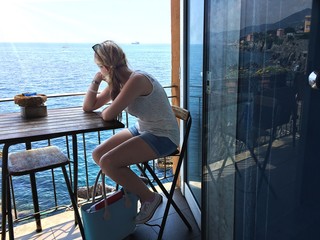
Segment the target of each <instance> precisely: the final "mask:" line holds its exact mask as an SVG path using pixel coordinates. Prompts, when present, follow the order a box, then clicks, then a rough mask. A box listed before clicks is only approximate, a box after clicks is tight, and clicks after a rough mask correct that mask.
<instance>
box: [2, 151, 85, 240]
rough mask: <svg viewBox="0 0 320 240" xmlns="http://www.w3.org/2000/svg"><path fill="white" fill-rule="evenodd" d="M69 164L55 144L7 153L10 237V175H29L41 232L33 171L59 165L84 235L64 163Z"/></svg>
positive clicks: (37, 229) (11, 230)
mask: <svg viewBox="0 0 320 240" xmlns="http://www.w3.org/2000/svg"><path fill="white" fill-rule="evenodd" d="M68 164H70V160H69V159H68V158H67V157H66V156H65V155H64V154H63V153H62V152H61V151H60V150H59V148H58V147H56V146H48V147H42V148H37V149H29V150H24V151H19V152H14V153H11V154H9V157H8V175H7V184H8V187H7V203H8V206H7V207H8V209H7V214H8V230H9V237H10V239H14V231H13V221H12V212H11V209H12V206H11V196H10V187H9V180H10V178H11V177H12V176H22V175H28V174H29V175H30V181H31V187H32V188H31V190H32V197H33V206H34V217H35V219H36V225H37V228H36V231H37V232H41V231H42V227H41V221H40V213H39V202H38V194H37V188H36V179H35V173H37V172H41V171H45V170H49V169H55V168H58V167H61V169H62V172H63V176H64V179H65V182H66V185H67V188H68V192H69V195H70V199H71V202H72V207H73V209H74V212H75V218H76V223H78V224H79V228H80V232H81V235H82V236H84V234H83V233H84V231H83V226H82V222H81V219H80V215H79V211H78V207H77V203H76V198H75V195H74V194H73V192H72V189H71V184H70V180H69V178H68V174H67V170H66V167H65V166H66V165H68Z"/></svg>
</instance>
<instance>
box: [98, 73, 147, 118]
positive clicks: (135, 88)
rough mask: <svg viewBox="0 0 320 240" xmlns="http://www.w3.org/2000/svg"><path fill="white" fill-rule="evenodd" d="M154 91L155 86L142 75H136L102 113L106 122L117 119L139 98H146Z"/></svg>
mask: <svg viewBox="0 0 320 240" xmlns="http://www.w3.org/2000/svg"><path fill="white" fill-rule="evenodd" d="M152 90H153V85H152V83H151V82H150V80H149V79H148V78H146V77H145V76H143V75H142V74H134V75H133V76H132V77H130V78H129V79H128V81H127V82H126V84H125V85H124V86H123V88H122V89H121V91H120V93H119V95H118V96H117V97H116V99H115V100H114V101H113V102H112V103H111V104H110V106H109V107H107V108H106V109H105V110H103V112H102V118H103V119H104V120H105V121H110V120H113V119H115V118H116V117H117V116H118V114H119V113H121V112H122V111H123V110H124V109H125V108H126V107H127V106H129V105H130V104H131V103H132V102H133V101H134V100H135V99H136V98H137V97H139V96H146V95H148V94H150V93H151V92H152Z"/></svg>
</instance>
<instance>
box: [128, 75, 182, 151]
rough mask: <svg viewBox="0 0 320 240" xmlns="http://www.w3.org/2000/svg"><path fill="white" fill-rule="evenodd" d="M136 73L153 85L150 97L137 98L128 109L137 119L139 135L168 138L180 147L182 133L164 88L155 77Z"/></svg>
mask: <svg viewBox="0 0 320 240" xmlns="http://www.w3.org/2000/svg"><path fill="white" fill-rule="evenodd" d="M134 73H139V74H143V75H144V76H145V77H147V78H148V79H149V80H150V82H151V83H152V85H153V89H152V92H151V93H150V94H149V95H147V96H140V97H138V98H136V99H135V101H134V102H133V103H131V104H130V105H129V106H128V107H127V108H126V111H127V112H128V113H129V114H131V115H133V116H135V117H137V119H138V120H137V123H136V127H137V129H138V131H139V133H143V132H149V133H152V134H154V135H156V136H161V137H168V138H169V139H170V140H171V141H172V142H173V143H175V144H176V145H177V146H178V145H179V141H180V133H179V127H178V123H177V119H176V117H175V115H174V113H173V111H172V108H171V105H170V102H169V100H168V96H167V94H166V92H165V91H164V89H163V87H162V86H161V84H160V83H159V82H158V81H157V80H156V79H155V78H154V77H153V76H151V75H149V74H147V73H145V72H143V71H135V72H134Z"/></svg>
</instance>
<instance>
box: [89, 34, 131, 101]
mask: <svg viewBox="0 0 320 240" xmlns="http://www.w3.org/2000/svg"><path fill="white" fill-rule="evenodd" d="M97 46H98V47H93V48H94V51H95V61H96V62H97V63H100V64H101V65H103V66H106V67H108V68H109V80H110V82H109V86H110V88H111V98H112V100H114V99H115V98H116V97H117V96H118V94H119V92H120V89H121V87H122V86H121V83H120V80H119V69H120V68H122V67H127V68H128V61H127V58H126V55H125V54H124V52H123V50H122V48H121V47H119V45H117V44H116V43H115V42H113V41H111V40H107V41H104V42H103V43H100V44H98V45H97Z"/></svg>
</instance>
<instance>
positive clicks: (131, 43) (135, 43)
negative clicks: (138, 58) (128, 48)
mask: <svg viewBox="0 0 320 240" xmlns="http://www.w3.org/2000/svg"><path fill="white" fill-rule="evenodd" d="M131 44H140V42H132V43H131Z"/></svg>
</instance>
